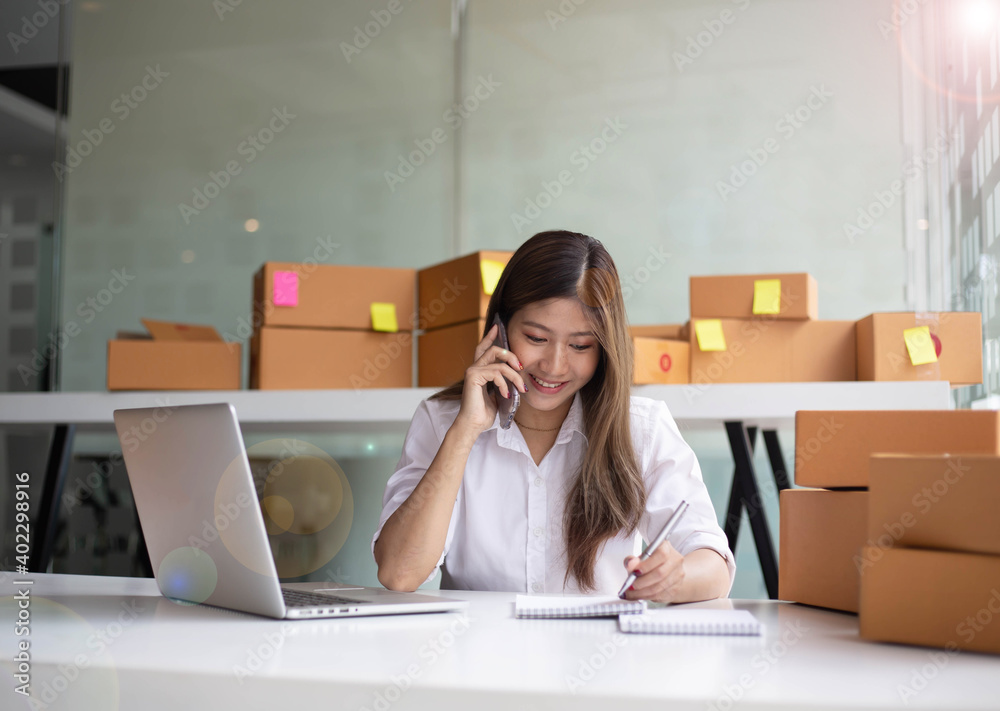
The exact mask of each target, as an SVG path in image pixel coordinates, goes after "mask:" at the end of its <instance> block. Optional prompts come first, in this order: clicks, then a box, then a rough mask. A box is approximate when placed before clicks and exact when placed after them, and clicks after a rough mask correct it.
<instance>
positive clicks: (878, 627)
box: [860, 412, 1000, 654]
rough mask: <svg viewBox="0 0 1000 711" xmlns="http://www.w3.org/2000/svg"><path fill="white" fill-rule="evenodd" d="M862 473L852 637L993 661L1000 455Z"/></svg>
mask: <svg viewBox="0 0 1000 711" xmlns="http://www.w3.org/2000/svg"><path fill="white" fill-rule="evenodd" d="M979 414H981V415H982V416H983V417H984V418H989V417H991V416H992V417H993V418H994V420H995V419H996V415H997V413H994V412H990V413H979ZM997 427H1000V423H998V422H995V421H994V428H995V429H994V431H993V432H990V433H988V435H987V440H985V441H984V442H982V444H983V445H984V447H983V448H984V449H985V448H987V447H986V446H985V445H987V444H989V442H990V440H991V439H992V441H993V442H996V440H998V439H1000V433H998V431H997V429H996V428H997ZM984 434H985V433H984ZM960 444H961V443H958V442H956V447H955V449H954V450H953V451H956V452H957V451H975V450H968V449H965V448H962V447H960V446H959V445H960ZM968 444H969V442H968V440H966V443H965V446H966V447H967V446H968ZM869 474H870V483H869V486H870V493H869V496H870V503H869V521H868V540H867V544H866V546H865V547H864V549H863V550H862V554H861V562H860V568H861V572H862V575H861V615H860V628H861V636H862V637H863V638H865V639H871V640H878V641H885V642H902V643H907V644H919V645H924V646H931V647H944V648H945V649H948V650H949V651H954V650H957V649H968V650H974V651H979V652H992V653H995V654H996V653H1000V516H998V515H997V505H998V503H1000V457H997V456H984V455H980V454H946V455H920V456H906V455H892V454H879V455H874V456H872V457H871V459H870V472H869Z"/></svg>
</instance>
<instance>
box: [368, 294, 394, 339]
mask: <svg viewBox="0 0 1000 711" xmlns="http://www.w3.org/2000/svg"><path fill="white" fill-rule="evenodd" d="M371 308H372V328H373V329H374V330H376V331H387V332H389V333H395V332H396V331H398V330H399V325H398V324H397V323H396V304H385V303H380V302H377V301H373V302H372V307H371Z"/></svg>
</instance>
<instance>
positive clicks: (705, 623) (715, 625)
mask: <svg viewBox="0 0 1000 711" xmlns="http://www.w3.org/2000/svg"><path fill="white" fill-rule="evenodd" d="M618 626H619V628H621V631H622V632H636V633H639V634H696V635H703V634H719V635H759V634H760V633H761V629H762V627H761V624H760V623H759V622H758V621H757V618H756V617H754V616H753V615H751V614H750V613H749V612H747V611H746V610H672V609H670V608H666V609H656V610H647V611H646V612H644V613H643V614H641V615H628V616H622V617H619V618H618Z"/></svg>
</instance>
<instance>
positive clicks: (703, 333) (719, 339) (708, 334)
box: [694, 318, 726, 351]
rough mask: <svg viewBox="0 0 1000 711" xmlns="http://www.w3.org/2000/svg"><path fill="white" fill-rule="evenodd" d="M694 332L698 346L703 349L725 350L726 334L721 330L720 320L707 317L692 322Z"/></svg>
mask: <svg viewBox="0 0 1000 711" xmlns="http://www.w3.org/2000/svg"><path fill="white" fill-rule="evenodd" d="M694 333H695V335H696V336H697V337H698V348H699V349H701V350H703V351H724V350H726V335H725V334H724V333H723V332H722V321H720V320H719V319H717V318H715V319H707V320H705V321H695V322H694Z"/></svg>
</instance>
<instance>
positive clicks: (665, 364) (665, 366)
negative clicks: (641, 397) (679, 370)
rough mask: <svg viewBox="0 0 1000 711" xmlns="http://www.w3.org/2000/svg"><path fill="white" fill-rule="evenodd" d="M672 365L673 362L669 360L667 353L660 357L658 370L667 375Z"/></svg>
mask: <svg viewBox="0 0 1000 711" xmlns="http://www.w3.org/2000/svg"><path fill="white" fill-rule="evenodd" d="M673 365H674V362H673V360H672V359H671V358H670V354H669V353H664V354H663V355H661V356H660V370H662V371H663V372H664V373H669V372H670V369H671V368H672V367H673Z"/></svg>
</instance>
